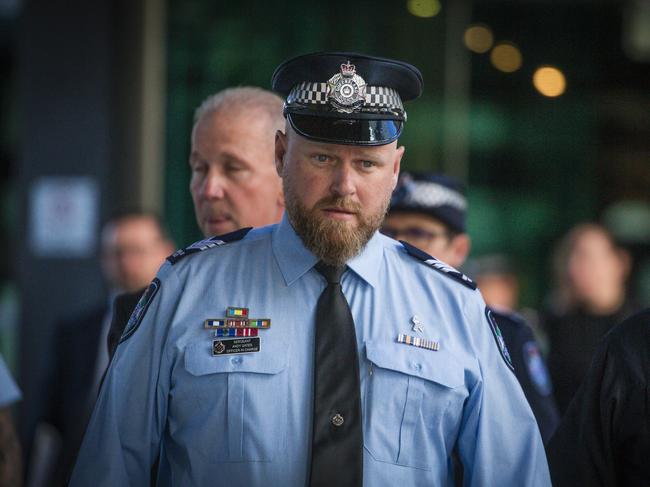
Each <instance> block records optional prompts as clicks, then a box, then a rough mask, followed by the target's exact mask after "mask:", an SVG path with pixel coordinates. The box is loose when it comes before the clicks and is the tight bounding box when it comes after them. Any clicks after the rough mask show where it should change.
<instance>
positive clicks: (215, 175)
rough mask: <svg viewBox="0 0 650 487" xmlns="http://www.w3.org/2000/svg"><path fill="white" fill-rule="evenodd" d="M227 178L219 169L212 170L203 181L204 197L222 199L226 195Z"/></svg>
mask: <svg viewBox="0 0 650 487" xmlns="http://www.w3.org/2000/svg"><path fill="white" fill-rule="evenodd" d="M225 188H226V180H225V178H224V176H223V174H221V173H219V172H218V171H210V172H209V173H208V174H207V176H206V178H205V181H204V182H203V188H202V189H203V191H202V193H203V197H204V198H207V199H221V198H223V197H224V193H225Z"/></svg>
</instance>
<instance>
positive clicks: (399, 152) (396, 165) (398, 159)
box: [393, 145, 406, 189]
mask: <svg viewBox="0 0 650 487" xmlns="http://www.w3.org/2000/svg"><path fill="white" fill-rule="evenodd" d="M405 150H406V148H405V147H404V146H403V145H402V146H400V147H398V148H397V149H395V160H394V161H393V189H395V186H397V181H398V179H399V169H400V167H401V164H402V157H404V151H405Z"/></svg>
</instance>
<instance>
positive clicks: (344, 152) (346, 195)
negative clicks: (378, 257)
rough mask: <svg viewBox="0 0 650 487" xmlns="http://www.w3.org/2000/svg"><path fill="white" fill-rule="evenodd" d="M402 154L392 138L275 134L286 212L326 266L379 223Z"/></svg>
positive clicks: (356, 248) (344, 256) (345, 256)
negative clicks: (363, 140)
mask: <svg viewBox="0 0 650 487" xmlns="http://www.w3.org/2000/svg"><path fill="white" fill-rule="evenodd" d="M403 152H404V148H403V147H400V148H397V143H396V142H393V143H391V144H387V145H382V146H375V147H361V146H352V145H336V144H327V143H323V142H315V141H311V140H309V139H306V138H304V137H301V136H299V135H298V134H296V133H295V132H294V131H293V130H291V129H290V128H289V129H288V133H287V135H285V134H282V133H281V132H278V135H277V138H276V164H277V166H278V173H279V174H280V175H281V176H282V178H283V185H284V194H285V199H286V204H287V214H288V216H289V220H290V221H291V224H292V225H293V226H294V228H295V230H296V232H297V233H298V235H300V237H301V238H302V240H303V242H304V243H305V246H306V247H307V248H308V249H309V250H311V251H312V252H313V253H314V254H315V255H317V256H318V257H320V258H321V259H322V260H323V261H325V262H327V263H329V264H332V265H340V264H343V263H345V262H347V261H348V260H349V259H351V258H352V257H354V256H355V255H356V254H358V253H359V252H360V251H361V249H362V248H363V246H364V245H365V244H366V243H367V242H368V240H369V239H370V238H371V237H372V235H373V234H374V232H375V231H376V230H377V229H378V228H379V226H380V225H381V222H382V220H383V217H384V215H385V213H386V208H387V206H388V202H389V200H390V195H391V193H392V191H393V189H394V188H395V184H396V183H397V175H398V173H399V167H400V160H401V158H402V154H403Z"/></svg>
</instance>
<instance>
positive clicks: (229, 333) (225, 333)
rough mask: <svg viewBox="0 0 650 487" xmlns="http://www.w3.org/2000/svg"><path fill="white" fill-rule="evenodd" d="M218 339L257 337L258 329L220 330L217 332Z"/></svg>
mask: <svg viewBox="0 0 650 487" xmlns="http://www.w3.org/2000/svg"><path fill="white" fill-rule="evenodd" d="M214 336H216V337H256V336H257V329H256V328H219V329H217V330H215V335H214Z"/></svg>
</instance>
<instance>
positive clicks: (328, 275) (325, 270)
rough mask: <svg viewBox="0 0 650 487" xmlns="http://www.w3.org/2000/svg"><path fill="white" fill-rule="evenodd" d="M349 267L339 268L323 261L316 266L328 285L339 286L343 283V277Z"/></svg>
mask: <svg viewBox="0 0 650 487" xmlns="http://www.w3.org/2000/svg"><path fill="white" fill-rule="evenodd" d="M346 268H347V266H344V265H343V266H338V267H335V266H333V265H329V264H325V263H324V262H323V261H322V260H321V261H318V263H317V264H316V265H315V266H314V269H316V270H317V271H318V272H320V274H321V275H322V276H323V277H324V278H325V279H326V280H327V283H328V284H338V283H340V282H341V276H342V275H343V273H344V272H345V269H346Z"/></svg>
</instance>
